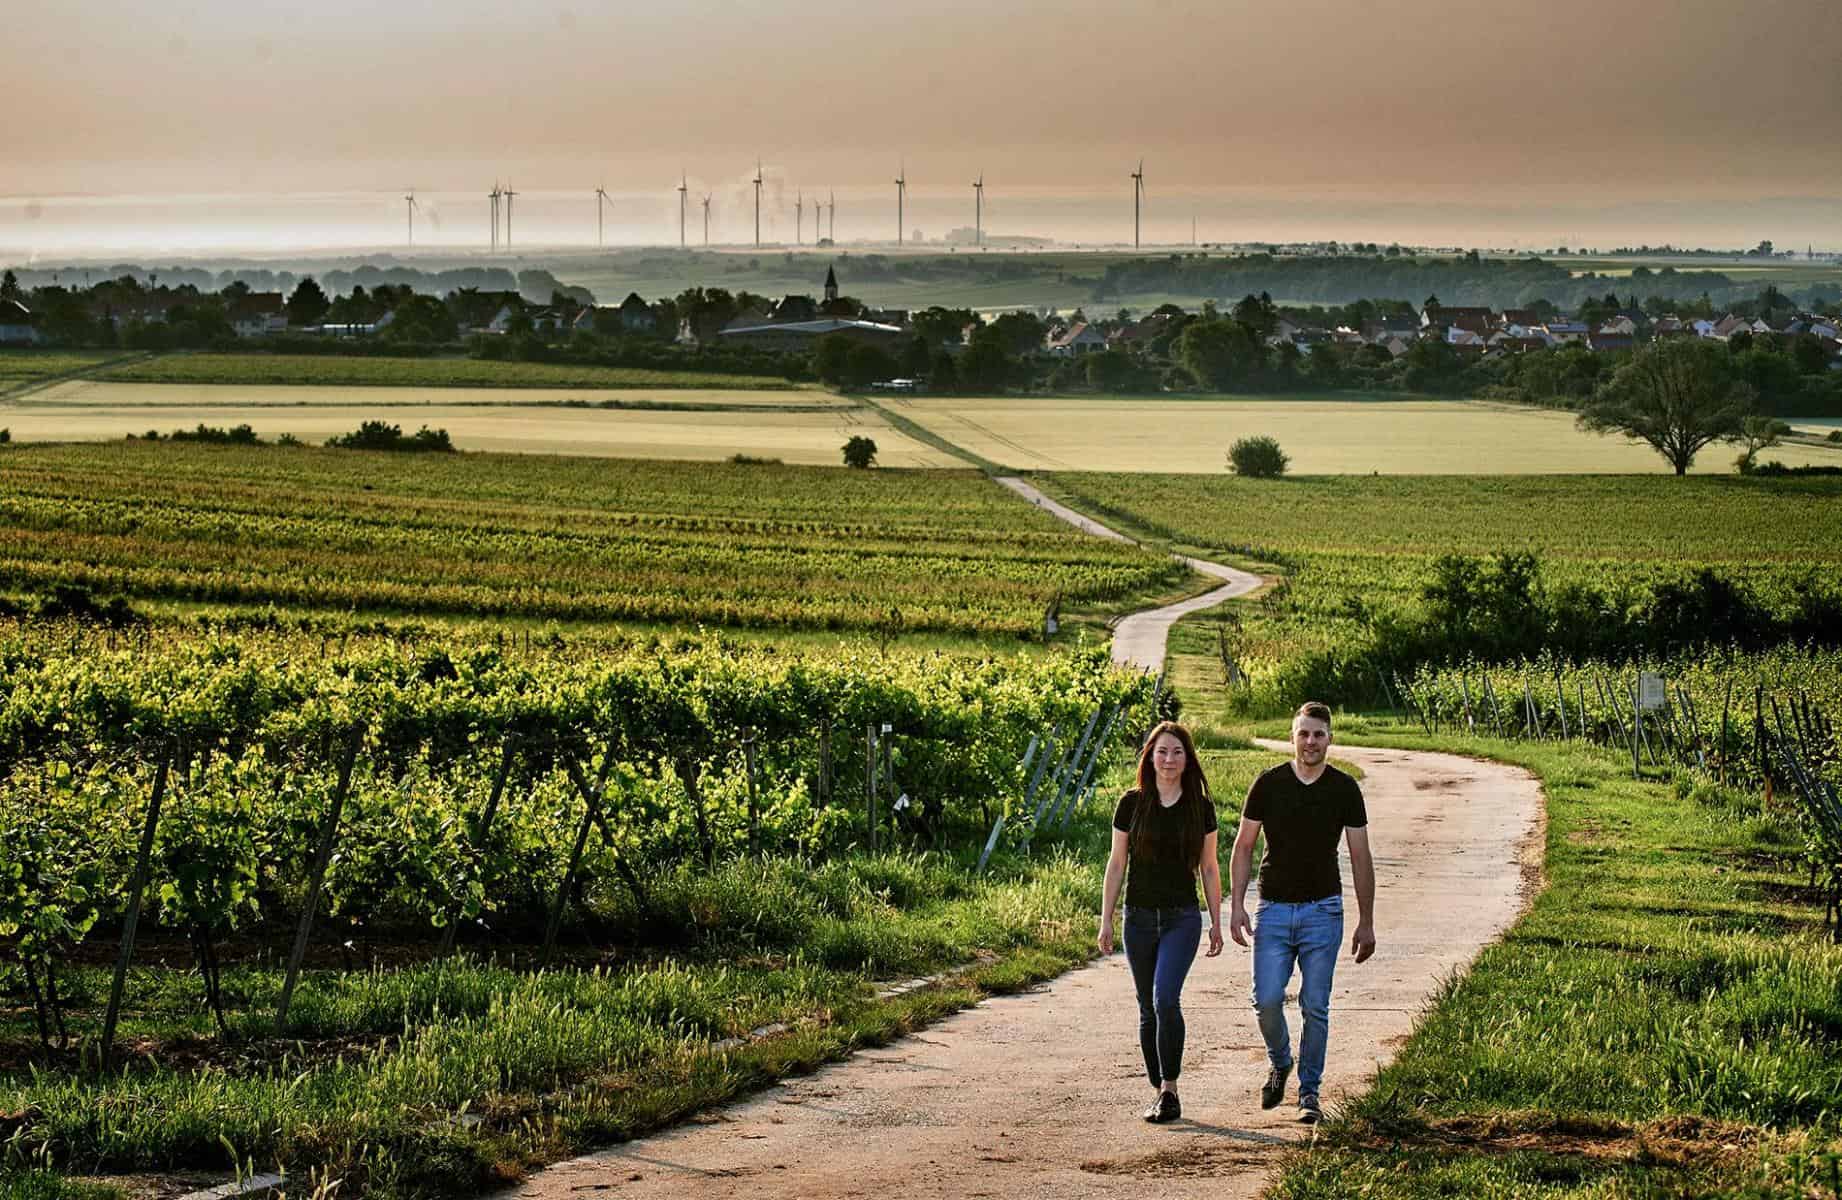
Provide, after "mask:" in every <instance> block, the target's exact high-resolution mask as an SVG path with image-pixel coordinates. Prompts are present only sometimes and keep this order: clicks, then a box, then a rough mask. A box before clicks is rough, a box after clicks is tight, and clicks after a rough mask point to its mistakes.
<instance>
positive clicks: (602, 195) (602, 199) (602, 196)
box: [595, 187, 608, 246]
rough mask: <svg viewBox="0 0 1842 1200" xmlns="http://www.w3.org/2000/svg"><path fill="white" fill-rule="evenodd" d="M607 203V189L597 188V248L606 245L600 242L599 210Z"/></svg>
mask: <svg viewBox="0 0 1842 1200" xmlns="http://www.w3.org/2000/svg"><path fill="white" fill-rule="evenodd" d="M607 202H608V191H607V189H606V188H603V187H597V188H596V189H595V245H597V246H601V245H605V244H606V243H605V242H604V241H603V240H602V237H601V208H602V206H603V205H604V204H606V203H607Z"/></svg>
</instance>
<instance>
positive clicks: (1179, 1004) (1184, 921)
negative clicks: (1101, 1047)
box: [1125, 904, 1202, 1087]
mask: <svg viewBox="0 0 1842 1200" xmlns="http://www.w3.org/2000/svg"><path fill="white" fill-rule="evenodd" d="M1125 926H1126V930H1125V941H1126V962H1128V963H1129V964H1131V966H1132V982H1133V984H1134V985H1135V986H1136V987H1137V988H1138V1044H1139V1049H1141V1050H1143V1051H1144V1053H1145V1074H1146V1076H1147V1077H1149V1078H1150V1080H1151V1086H1152V1087H1157V1086H1158V1085H1159V1084H1160V1083H1175V1082H1176V1081H1177V1076H1179V1075H1181V1074H1182V1073H1183V979H1184V977H1185V976H1186V975H1188V974H1189V973H1190V964H1191V963H1193V962H1195V961H1196V947H1197V945H1198V944H1199V943H1200V942H1201V941H1202V910H1201V909H1199V908H1197V907H1196V906H1195V905H1194V904H1192V905H1190V906H1188V907H1187V908H1131V907H1128V908H1127V909H1126V920H1125Z"/></svg>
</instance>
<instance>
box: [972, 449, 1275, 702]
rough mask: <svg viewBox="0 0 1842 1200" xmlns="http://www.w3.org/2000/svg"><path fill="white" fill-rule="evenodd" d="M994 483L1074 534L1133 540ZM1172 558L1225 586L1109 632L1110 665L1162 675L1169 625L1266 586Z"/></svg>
mask: <svg viewBox="0 0 1842 1200" xmlns="http://www.w3.org/2000/svg"><path fill="white" fill-rule="evenodd" d="M996 482H997V483H998V484H1000V485H1001V486H1003V487H1007V488H1009V489H1010V490H1011V491H1013V492H1016V493H1017V494H1018V495H1019V496H1022V497H1023V498H1024V499H1025V500H1028V501H1029V502H1030V503H1032V504H1034V505H1036V506H1037V507H1038V508H1041V509H1042V510H1043V511H1045V512H1048V513H1052V514H1054V515H1055V516H1057V517H1060V518H1061V519H1062V520H1064V521H1066V522H1068V523H1069V524H1070V525H1073V526H1074V527H1075V528H1077V529H1080V530H1083V531H1085V532H1087V533H1091V534H1093V535H1094V536H1095V537H1103V538H1110V539H1112V540H1113V541H1116V542H1130V541H1132V540H1133V539H1131V538H1129V537H1127V536H1126V535H1125V534H1123V533H1120V532H1118V531H1117V530H1114V529H1109V528H1107V527H1106V526H1105V525H1102V524H1101V523H1100V522H1098V521H1096V520H1094V519H1093V518H1092V517H1089V516H1086V515H1085V514H1083V513H1078V512H1076V511H1075V510H1074V509H1072V508H1069V507H1068V506H1067V505H1065V504H1061V503H1058V502H1057V501H1054V500H1051V499H1050V498H1049V497H1047V496H1045V495H1043V493H1042V492H1040V491H1038V490H1037V489H1036V488H1035V487H1033V486H1032V485H1030V484H1028V483H1025V482H1024V481H1023V480H1021V479H1018V478H1017V477H1016V476H1014V475H1002V476H999V477H998V478H997V480H996ZM1175 557H1176V558H1177V559H1178V560H1179V561H1181V562H1183V563H1186V564H1188V566H1189V567H1190V569H1191V570H1194V571H1198V572H1200V573H1202V574H1204V575H1209V576H1213V577H1214V578H1216V579H1220V580H1223V581H1224V585H1223V586H1222V587H1218V588H1216V589H1214V590H1213V591H1209V592H1205V593H1204V594H1202V595H1200V596H1192V597H1191V598H1190V599H1188V600H1180V601H1178V602H1177V603H1175V604H1167V605H1165V606H1164V607H1163V608H1152V609H1146V610H1145V611H1144V612H1136V613H1133V614H1132V615H1131V616H1129V617H1126V618H1125V619H1124V620H1122V621H1120V623H1119V624H1118V626H1117V627H1115V629H1114V630H1113V661H1114V662H1116V663H1119V664H1121V665H1122V666H1134V667H1139V668H1141V669H1143V670H1146V671H1162V670H1163V669H1164V649H1165V645H1166V643H1168V642H1169V640H1170V628H1171V626H1172V625H1175V624H1176V623H1177V622H1178V620H1179V619H1181V618H1183V617H1187V616H1188V615H1190V614H1191V613H1193V612H1201V611H1202V610H1203V609H1205V608H1214V607H1215V606H1216V605H1218V604H1220V603H1221V602H1222V601H1224V600H1232V599H1233V598H1234V597H1236V596H1245V595H1247V594H1248V593H1249V592H1253V591H1256V590H1258V589H1259V587H1260V585H1261V584H1262V583H1264V582H1265V580H1263V579H1261V578H1260V576H1258V575H1250V574H1248V573H1247V572H1246V571H1237V570H1235V569H1234V568H1233V567H1225V566H1223V565H1222V564H1220V563H1212V562H1205V561H1203V560H1202V559H1200V558H1189V557H1187V556H1185V555H1182V554H1179V555H1176V556H1175Z"/></svg>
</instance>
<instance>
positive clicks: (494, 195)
mask: <svg viewBox="0 0 1842 1200" xmlns="http://www.w3.org/2000/svg"><path fill="white" fill-rule="evenodd" d="M504 194H505V193H503V192H501V191H500V190H499V181H498V180H497V179H495V180H493V183H492V191H490V192H487V193H486V198H487V199H488V200H491V201H492V252H493V253H494V254H497V253H499V197H500V196H502V195H504Z"/></svg>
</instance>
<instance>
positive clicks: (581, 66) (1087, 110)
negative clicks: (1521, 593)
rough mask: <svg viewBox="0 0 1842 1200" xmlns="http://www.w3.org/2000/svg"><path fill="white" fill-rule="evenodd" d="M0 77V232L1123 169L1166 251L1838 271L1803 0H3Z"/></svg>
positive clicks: (7, 238)
mask: <svg viewBox="0 0 1842 1200" xmlns="http://www.w3.org/2000/svg"><path fill="white" fill-rule="evenodd" d="M0 69H3V70H4V77H5V78H6V80H7V82H8V85H9V86H8V94H9V97H10V104H9V108H10V109H11V116H10V117H9V119H8V120H7V121H6V122H4V124H3V125H0V163H4V166H5V170H4V172H3V173H0V245H19V244H21V243H22V242H23V243H26V244H29V243H30V241H31V232H32V230H31V228H30V227H28V226H26V225H23V224H21V220H20V215H19V214H20V211H21V210H22V206H24V205H25V204H27V203H28V202H34V201H36V202H38V203H39V204H40V205H41V208H40V209H39V210H38V211H43V205H44V204H48V203H51V202H52V201H51V199H48V198H56V197H66V198H68V197H71V196H76V195H87V196H92V197H93V196H96V195H134V196H140V197H149V196H159V195H164V194H178V193H184V194H192V195H198V194H205V195H211V194H236V195H250V194H265V195H279V194H293V193H304V192H323V193H324V192H346V191H351V192H370V191H375V192H377V193H379V195H380V196H381V195H384V194H387V193H400V192H401V191H402V189H404V188H405V187H408V186H412V185H413V186H415V187H417V188H418V189H420V190H426V191H429V192H433V193H440V192H444V191H445V192H451V193H453V194H455V195H457V196H459V195H467V196H471V195H473V194H474V193H475V192H484V191H485V190H486V188H487V187H488V186H490V184H491V182H492V181H493V180H494V179H495V178H511V179H515V180H517V181H518V182H519V183H520V185H521V186H524V187H528V188H531V189H533V191H543V190H545V189H550V190H561V189H570V188H582V187H586V188H588V189H591V190H592V188H593V187H594V186H595V184H596V183H597V182H605V183H606V184H607V186H608V188H609V190H610V191H614V192H618V193H621V194H623V195H626V194H640V193H652V192H656V191H667V192H668V191H669V188H670V187H671V185H672V184H673V183H675V182H676V179H677V176H678V173H679V171H680V170H681V169H683V170H685V171H687V172H688V173H689V174H690V175H691V177H692V179H693V182H694V185H698V186H705V187H709V188H711V189H713V190H714V189H731V188H733V185H734V183H735V181H737V180H740V179H743V178H745V177H746V176H747V174H748V172H749V169H750V168H751V167H752V165H753V161H754V158H755V156H756V155H760V156H762V157H763V158H764V159H766V160H767V161H768V162H769V163H771V164H773V167H774V173H775V176H776V178H778V179H780V180H782V181H783V183H784V184H785V186H786V187H787V188H788V189H789V190H791V189H792V188H793V187H794V186H796V185H803V184H804V183H805V182H806V181H810V183H811V185H812V186H815V187H823V186H830V187H833V188H838V189H839V190H840V191H841V192H846V191H851V194H853V196H855V195H857V194H859V192H861V193H862V194H863V195H865V196H869V195H878V196H880V194H881V192H880V191H875V192H871V191H869V189H881V188H883V186H884V185H885V184H886V182H887V181H888V179H890V178H892V177H893V171H894V168H895V167H896V165H897V164H898V162H900V161H902V160H904V159H905V160H906V163H907V168H908V175H909V177H910V179H911V180H913V181H914V188H915V195H916V203H917V205H918V206H919V207H918V214H917V215H918V219H920V218H925V219H926V220H927V224H928V228H929V230H930V232H944V230H945V228H946V227H947V225H948V224H949V223H956V222H957V221H958V220H959V218H958V217H957V216H956V215H955V214H956V213H957V207H955V208H953V209H952V210H951V212H949V211H947V210H946V209H945V208H944V207H943V208H942V209H941V211H940V213H939V214H938V215H935V214H932V213H929V212H928V210H927V207H926V206H927V204H928V203H929V201H928V196H929V194H930V189H932V190H933V191H935V192H938V193H941V194H945V193H946V192H948V191H950V192H951V194H952V195H953V196H955V197H957V196H958V193H959V191H962V190H964V189H963V184H964V183H966V182H969V181H970V179H971V177H972V176H973V175H974V174H975V173H977V172H978V171H980V170H983V171H984V172H985V174H986V176H987V179H988V180H989V182H990V192H989V193H988V194H989V196H990V197H991V198H992V200H993V203H994V206H999V199H998V198H999V197H1000V196H1002V195H1003V194H1004V192H1005V191H1006V189H1009V191H1010V193H1011V194H1012V195H1013V196H1017V195H1022V194H1026V193H1032V194H1037V195H1045V194H1057V195H1063V196H1068V197H1081V196H1084V195H1099V194H1105V195H1111V194H1112V193H1113V192H1115V191H1118V190H1120V189H1121V188H1122V187H1125V186H1128V185H1125V184H1123V183H1121V182H1120V180H1121V178H1123V175H1124V173H1125V172H1126V171H1128V170H1130V168H1131V164H1132V163H1133V162H1134V161H1135V160H1136V159H1138V158H1139V157H1140V156H1141V155H1142V156H1143V157H1144V158H1145V159H1146V160H1147V172H1148V176H1149V182H1150V189H1149V190H1150V192H1151V194H1152V195H1153V197H1154V198H1156V197H1163V198H1170V197H1182V198H1183V202H1182V205H1181V207H1182V209H1183V212H1182V221H1181V224H1182V225H1183V234H1184V237H1185V240H1187V232H1188V229H1187V226H1188V216H1189V213H1190V211H1191V210H1193V209H1195V208H1198V207H1202V208H1203V209H1204V211H1206V212H1208V213H1210V219H1211V220H1212V221H1219V223H1221V224H1223V225H1224V226H1226V225H1229V224H1234V225H1235V227H1233V228H1227V227H1224V228H1219V229H1214V230H1211V231H1210V234H1209V236H1213V237H1217V238H1223V239H1227V238H1237V239H1253V238H1259V237H1262V236H1272V234H1270V233H1268V232H1267V231H1266V230H1264V229H1263V228H1262V227H1261V225H1262V222H1263V221H1268V220H1276V219H1277V214H1283V213H1284V212H1285V211H1286V210H1287V209H1288V208H1296V207H1298V206H1300V205H1303V206H1304V207H1305V208H1306V209H1308V210H1309V211H1310V212H1311V213H1312V214H1313V219H1314V220H1316V221H1318V222H1319V223H1320V224H1321V226H1322V228H1323V230H1324V235H1325V236H1341V237H1344V238H1350V237H1360V236H1367V237H1387V236H1388V234H1387V232H1386V229H1387V227H1388V224H1389V222H1390V221H1397V222H1399V223H1400V224H1402V225H1403V226H1409V225H1414V224H1415V222H1414V221H1412V220H1411V219H1409V216H1408V215H1407V214H1405V212H1404V209H1403V207H1402V206H1410V207H1411V206H1415V205H1421V206H1426V209H1427V211H1428V212H1433V213H1436V212H1439V211H1449V212H1453V213H1457V212H1466V213H1471V214H1473V215H1472V216H1471V217H1467V218H1464V220H1465V221H1466V222H1469V224H1470V225H1471V226H1472V228H1470V229H1468V230H1467V229H1455V230H1454V234H1455V236H1454V238H1453V239H1452V240H1454V241H1472V240H1481V239H1482V238H1483V237H1485V236H1488V235H1490V234H1493V233H1494V234H1497V235H1498V236H1500V237H1502V238H1504V239H1513V238H1515V237H1518V236H1526V237H1528V238H1542V237H1563V236H1566V234H1567V232H1568V230H1569V229H1578V230H1580V231H1582V232H1581V233H1580V234H1579V236H1580V237H1582V238H1587V237H1600V236H1603V237H1606V238H1611V237H1616V236H1618V235H1617V234H1616V233H1614V232H1613V231H1612V230H1611V229H1609V228H1608V229H1607V230H1606V231H1605V232H1604V233H1603V235H1601V234H1600V233H1599V232H1597V230H1598V226H1599V224H1600V223H1599V222H1597V221H1596V220H1595V219H1594V218H1593V215H1592V214H1593V211H1594V209H1595V208H1596V207H1598V206H1606V207H1615V208H1616V209H1617V210H1618V212H1619V213H1620V214H1622V215H1621V216H1620V217H1619V218H1618V220H1617V222H1616V228H1617V229H1619V230H1623V231H1625V236H1627V237H1628V238H1629V239H1630V240H1633V241H1637V240H1646V239H1649V240H1657V241H1661V240H1665V239H1666V238H1668V237H1669V236H1670V235H1671V230H1672V229H1680V231H1681V232H1680V233H1678V234H1677V235H1676V236H1677V237H1679V238H1680V237H1686V236H1693V234H1694V233H1695V232H1699V233H1702V234H1703V235H1704V236H1705V237H1706V238H1707V239H1708V240H1714V239H1715V238H1716V237H1718V236H1719V235H1723V234H1725V235H1726V236H1725V238H1724V241H1725V243H1726V244H1730V245H1738V244H1748V245H1749V244H1751V242H1752V241H1754V240H1757V238H1758V237H1761V236H1777V237H1779V238H1780V239H1781V240H1782V241H1786V242H1788V241H1790V240H1793V239H1795V240H1797V241H1798V242H1799V244H1801V242H1802V241H1803V240H1808V239H1813V240H1815V241H1816V242H1817V243H1818V245H1819V246H1821V245H1825V244H1827V245H1829V246H1832V247H1838V248H1842V136H1839V133H1838V131H1842V83H1839V82H1838V79H1839V78H1842V9H1838V8H1837V6H1836V5H1834V4H1833V3H1829V2H1827V0H1754V2H1752V3H1747V4H1715V3H1705V4H1704V3H1700V2H1699V0H1678V2H1675V3H1668V2H1661V0H1619V2H1617V3H1606V2H1605V0H1593V2H1590V3H1588V2H1579V0H1542V3H1539V4H1527V5H1487V4H1486V5H1477V4H1473V5H1405V4H1403V5H1376V4H1356V3H1340V2H1339V3H1333V2H1330V0H1289V2H1287V3H1283V4H1275V3H1270V2H1259V3H1256V2H1252V0H1149V2H1146V3H1141V4H1133V5H1121V4H1118V3H1116V2H1112V0H1109V2H1106V3H1100V2H1096V0H1055V2H1053V3H1049V2H1043V0H1015V2H1008V3H1007V2H1004V0H1000V2H999V3H995V4H994V3H990V2H989V0H979V2H976V3H975V2H971V0H935V2H934V3H931V4H927V5H918V6H911V5H903V6H895V5H885V4H876V3H862V2H861V0H859V2H856V3H842V2H840V0H802V2H801V3H783V2H782V0H754V2H747V0H678V2H677V3H663V4H661V3H644V4H641V3H634V2H632V0H614V2H606V3H600V4H591V3H587V2H585V0H570V2H567V3H558V2H556V0H534V2H533V3H530V4H526V5H522V6H521V5H509V4H504V3H502V2H498V0H495V2H492V3H487V2H486V0H440V2H435V0H384V2H382V3H379V2H377V0H367V2H365V3H358V2H356V0H315V3H312V4H302V5H296V4H286V5H284V4H281V3H278V2H276V0H240V2H233V0H170V2H168V3H163V4H160V5H154V4H151V3H146V2H145V0H141V2H138V3H128V2H125V0H93V2H88V3H71V4H32V5H24V4H20V5H14V6H12V11H11V12H9V13H8V15H7V17H6V19H5V28H4V41H3V42H0ZM1128 195H1129V193H1128ZM1754 201H1759V202H1763V203H1764V204H1766V205H1767V208H1766V209H1762V210H1761V211H1767V212H1776V213H1779V214H1780V215H1779V216H1776V217H1774V218H1772V219H1773V220H1774V221H1776V222H1777V224H1771V223H1770V222H1767V223H1765V227H1763V228H1761V227H1760V223H1759V222H1751V221H1749V220H1748V219H1747V205H1749V204H1750V203H1752V202H1754ZM666 204H668V205H670V206H671V209H670V211H671V213H672V217H671V219H672V221H673V222H674V224H673V226H672V235H673V237H674V238H675V232H676V228H675V219H676V218H675V212H676V209H675V198H670V197H668V198H667V200H666ZM954 204H955V205H956V206H958V205H959V201H958V200H955V201H954ZM1128 204H1129V200H1128ZM1774 205H1775V206H1777V208H1775V209H1774V208H1771V206H1774ZM1210 206H1213V207H1210ZM1647 206H1655V207H1654V210H1653V211H1654V212H1655V213H1656V214H1658V216H1657V218H1656V221H1655V223H1656V226H1657V228H1658V230H1659V232H1658V233H1656V234H1655V235H1653V234H1652V233H1651V231H1650V230H1649V229H1647V228H1646V227H1645V226H1646V216H1645V214H1646V211H1647ZM1171 207H1172V205H1170V204H1167V205H1166V210H1165V211H1164V212H1163V213H1162V216H1161V219H1162V220H1163V221H1164V223H1165V225H1167V226H1174V224H1175V223H1176V220H1175V214H1173V213H1172V212H1170V211H1169V209H1170V208H1171ZM1001 211H1002V210H1001V207H994V213H997V212H1001ZM1128 211H1129V210H1128ZM1075 212H1077V209H1076V208H1069V209H1068V213H1070V214H1073V213H1075ZM1109 212H1110V210H1109ZM1480 212H1488V213H1489V214H1491V215H1490V216H1489V217H1488V219H1484V218H1479V217H1477V216H1476V214H1477V213H1480ZM1237 213H1238V214H1239V216H1236V215H1235V214H1237ZM1785 213H1793V214H1795V216H1790V217H1787V216H1783V215H1782V214H1785ZM533 215H534V217H535V215H536V210H533ZM657 216H658V214H656V213H652V212H650V211H649V212H647V213H646V214H645V218H644V220H640V219H639V218H638V217H635V218H634V219H633V221H632V222H630V223H629V224H625V225H622V226H620V229H621V230H622V231H625V232H626V233H627V234H628V235H630V234H631V231H632V230H633V229H641V230H645V229H652V228H655V227H656V225H657V221H656V220H655V218H656V217H657ZM479 219H480V220H481V221H483V220H484V218H483V216H482V217H480V218H479ZM788 219H790V218H788ZM1106 219H1107V220H1109V221H1110V220H1112V219H1113V218H1112V217H1111V216H1108V217H1107V218H1106ZM1082 220H1083V219H1081V218H1079V217H1077V216H1073V215H1069V216H1065V217H1052V216H1043V217H1033V218H1032V219H1031V220H1030V221H1029V222H1027V223H1028V224H1031V225H1044V224H1052V223H1055V222H1057V221H1061V222H1063V223H1064V224H1065V225H1066V227H1065V228H1024V227H1023V225H1024V224H1026V222H1025V221H1024V220H1022V219H1021V218H1019V219H1018V220H1016V221H1014V222H1013V224H1014V225H1016V226H1017V227H1016V228H1014V229H1013V230H1012V231H1014V232H1035V233H1046V234H1049V235H1052V236H1061V237H1070V238H1072V237H1081V236H1092V233H1091V231H1090V230H1088V229H1087V228H1086V227H1085V226H1084V225H1083V223H1082ZM1672 222H1673V224H1672ZM884 223H885V224H891V222H888V221H885V222H884ZM1000 224H1001V223H1000ZM1421 224H1424V222H1421ZM1339 230H1341V231H1342V232H1339ZM731 232H737V231H736V230H731ZM839 232H840V235H841V236H842V235H844V234H845V232H846V230H845V229H844V228H843V222H842V220H841V228H840V230H839ZM864 232H865V233H866V234H867V233H868V232H869V231H868V230H865V231H864ZM1166 232H1167V235H1168V236H1169V237H1170V238H1171V239H1172V240H1175V239H1176V230H1175V229H1174V228H1171V229H1168V230H1167V231H1166ZM1419 232H1420V231H1419V230H1413V231H1411V232H1410V233H1407V234H1403V235H1400V236H1415V235H1417V234H1418V233H1419ZM1466 232H1470V233H1472V234H1473V235H1474V236H1473V237H1472V238H1466V237H1464V236H1463V235H1464V234H1465V233H1466ZM1825 234H1827V237H1825ZM382 236H384V235H382V234H380V237H382ZM629 240H631V239H630V236H629ZM653 240H661V241H662V240H665V239H664V237H663V234H662V233H661V234H659V235H657V236H654V237H653Z"/></svg>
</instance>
